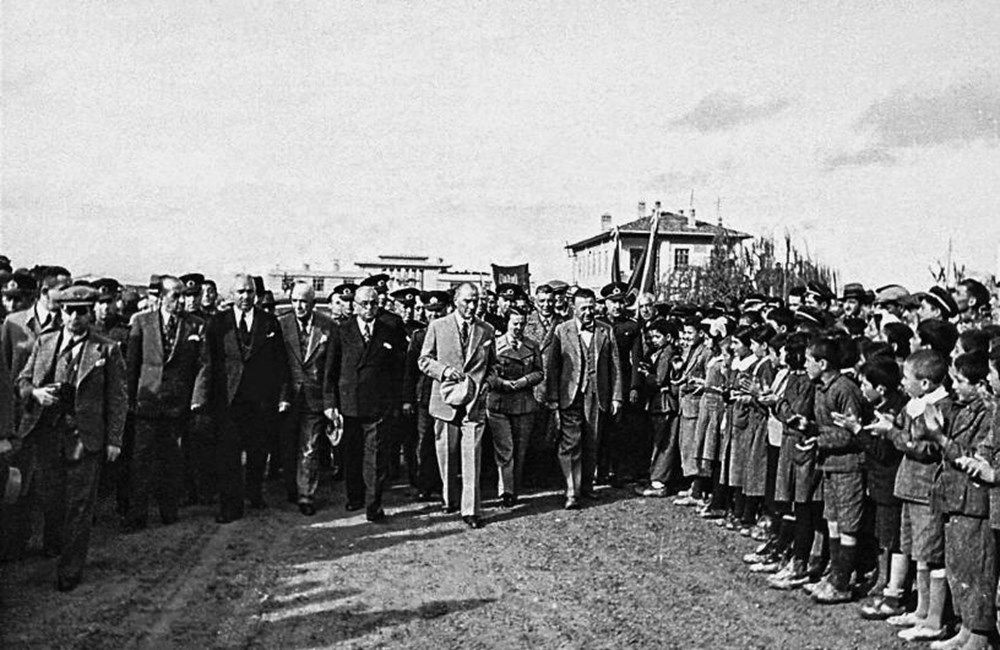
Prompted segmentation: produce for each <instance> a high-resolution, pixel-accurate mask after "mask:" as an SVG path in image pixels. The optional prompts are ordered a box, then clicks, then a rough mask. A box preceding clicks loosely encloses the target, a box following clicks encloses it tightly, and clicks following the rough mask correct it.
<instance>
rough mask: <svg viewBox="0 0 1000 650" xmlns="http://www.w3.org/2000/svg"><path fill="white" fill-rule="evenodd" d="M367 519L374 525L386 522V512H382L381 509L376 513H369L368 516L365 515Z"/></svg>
mask: <svg viewBox="0 0 1000 650" xmlns="http://www.w3.org/2000/svg"><path fill="white" fill-rule="evenodd" d="M365 519H367V520H368V521H370V522H372V523H373V524H374V523H377V522H380V521H385V510H382V509H381V508H380V509H378V510H376V511H375V512H369V513H368V514H367V515H365Z"/></svg>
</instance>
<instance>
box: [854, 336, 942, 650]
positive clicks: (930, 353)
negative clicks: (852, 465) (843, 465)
mask: <svg viewBox="0 0 1000 650" xmlns="http://www.w3.org/2000/svg"><path fill="white" fill-rule="evenodd" d="M947 374H948V362H947V357H945V356H944V355H942V354H941V353H939V352H937V351H935V350H929V349H925V350H917V351H916V352H914V353H913V354H911V355H910V356H909V357H907V359H906V362H905V363H904V364H903V380H902V386H903V391H904V392H905V393H906V394H907V395H908V396H909V397H910V400H909V401H908V402H907V404H906V407H905V408H904V409H903V417H902V419H901V422H900V426H896V423H894V422H893V420H892V419H891V418H890V417H888V416H887V415H884V414H876V420H875V422H873V423H872V424H870V425H868V426H867V427H866V428H867V429H869V430H870V431H873V432H875V433H877V434H879V435H883V436H885V437H886V438H887V439H888V440H891V441H892V442H893V444H894V445H895V446H896V448H897V449H899V450H900V451H902V452H903V459H902V461H901V462H900V464H899V470H897V472H896V484H895V488H894V490H893V494H894V496H896V498H898V499H900V500H901V501H902V502H903V512H902V517H901V525H900V550H901V551H902V552H903V554H904V555H907V556H909V557H911V558H912V559H913V560H914V561H915V562H916V563H917V577H916V585H917V608H916V610H914V611H912V612H907V613H905V614H901V615H899V616H893V617H890V618H889V619H887V621H886V622H888V623H889V624H890V625H893V626H895V627H903V628H906V629H903V630H902V631H900V633H899V636H900V638H902V639H904V640H907V641H919V640H924V641H927V640H935V639H940V638H942V637H943V636H944V633H945V630H944V625H943V624H942V615H943V612H944V605H945V600H946V599H947V596H948V585H947V582H946V577H945V575H946V574H945V569H944V522H943V520H942V518H941V515H940V514H936V513H934V512H933V511H932V510H931V506H930V494H931V488H932V487H933V485H934V476H935V474H936V473H937V468H938V465H939V462H940V458H941V456H940V453H939V450H938V449H937V446H936V445H935V444H934V443H932V442H930V441H928V440H926V439H925V438H924V434H923V432H922V430H921V429H922V427H923V426H924V417H923V415H924V411H925V410H927V407H928V406H933V407H935V408H936V409H937V411H939V412H940V413H941V414H942V417H943V418H944V422H946V423H947V422H948V420H949V419H950V417H951V412H952V410H953V409H954V403H953V402H952V399H951V397H950V396H949V395H948V391H947V390H946V389H945V387H944V385H943V382H944V381H945V378H946V377H947Z"/></svg>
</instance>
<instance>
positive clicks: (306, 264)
mask: <svg viewBox="0 0 1000 650" xmlns="http://www.w3.org/2000/svg"><path fill="white" fill-rule="evenodd" d="M302 270H303V271H308V270H309V263H308V262H307V263H305V264H303V265H302Z"/></svg>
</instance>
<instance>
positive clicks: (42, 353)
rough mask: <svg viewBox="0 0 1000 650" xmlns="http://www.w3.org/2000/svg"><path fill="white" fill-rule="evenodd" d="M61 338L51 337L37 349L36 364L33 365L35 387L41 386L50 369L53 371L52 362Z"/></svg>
mask: <svg viewBox="0 0 1000 650" xmlns="http://www.w3.org/2000/svg"><path fill="white" fill-rule="evenodd" d="M61 339H62V337H61V336H52V337H50V338H48V339H46V340H45V342H44V343H43V344H42V345H41V346H39V348H38V363H36V364H35V377H34V379H35V385H36V386H41V385H42V384H44V383H45V382H46V378H45V376H46V375H47V374H48V372H49V370H50V369H54V368H55V366H54V365H53V361H54V360H55V356H56V346H57V345H59V341H60V340H61Z"/></svg>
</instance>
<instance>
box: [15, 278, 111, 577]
mask: <svg viewBox="0 0 1000 650" xmlns="http://www.w3.org/2000/svg"><path fill="white" fill-rule="evenodd" d="M51 293H52V294H53V295H52V296H51V299H52V301H53V303H54V304H55V305H56V306H58V308H59V310H60V313H61V315H62V326H61V327H59V328H58V329H56V330H54V331H48V332H45V333H43V334H42V335H41V336H39V338H38V340H37V342H36V343H35V345H34V347H33V348H32V352H31V356H30V357H29V358H28V360H27V362H26V363H25V365H24V368H23V370H22V371H21V374H20V376H19V378H18V391H19V393H20V396H21V399H22V402H23V403H24V405H25V406H24V416H23V418H22V419H21V423H20V427H19V429H18V437H19V438H20V439H21V441H22V447H21V450H20V451H19V452H18V455H17V456H18V462H17V464H18V468H19V469H20V470H21V473H22V475H23V477H24V480H25V484H26V485H27V486H28V493H27V498H26V499H23V500H22V503H20V504H18V506H17V507H16V516H15V518H14V530H13V531H11V533H12V538H13V539H14V540H15V543H19V544H20V545H21V549H23V544H24V542H26V541H27V534H28V514H29V512H30V507H31V505H32V504H33V503H35V502H37V501H38V500H39V499H43V502H42V503H41V507H42V511H43V513H44V516H45V532H44V546H45V551H46V552H47V553H48V554H51V555H58V556H59V561H58V570H57V575H58V580H57V586H58V588H59V590H60V591H69V590H72V589H74V588H75V587H76V586H77V584H79V582H80V579H81V577H82V573H83V565H84V562H85V560H86V557H87V548H88V546H89V543H90V527H91V525H92V523H93V518H94V505H95V501H96V497H97V490H96V485H97V480H98V474H99V472H100V468H101V461H102V459H103V458H104V457H106V458H107V460H108V461H112V462H113V461H114V460H115V459H117V458H118V455H119V454H120V453H121V444H122V432H123V430H124V427H125V415H126V411H127V392H126V382H125V363H124V361H123V359H122V355H121V351H120V349H119V346H118V344H117V343H115V342H114V341H112V340H110V339H108V338H106V337H104V336H101V335H100V334H97V333H95V332H93V331H92V329H91V323H92V321H93V316H94V303H95V302H96V300H97V291H95V290H94V289H93V288H91V287H86V286H73V287H68V288H65V289H60V290H55V291H52V292H51Z"/></svg>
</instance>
